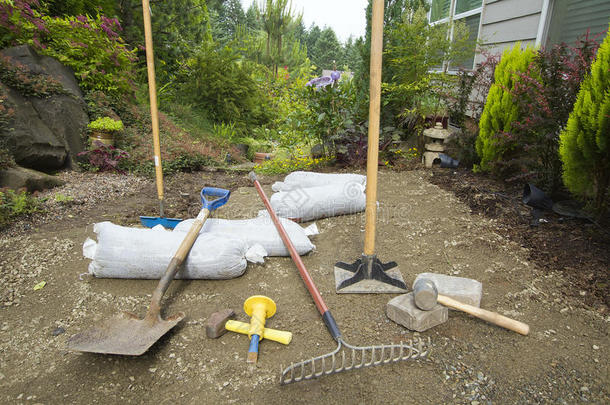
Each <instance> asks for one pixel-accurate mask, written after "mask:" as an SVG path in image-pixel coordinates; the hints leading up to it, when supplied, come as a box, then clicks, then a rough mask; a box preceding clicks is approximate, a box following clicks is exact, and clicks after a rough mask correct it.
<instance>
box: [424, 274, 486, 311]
mask: <svg viewBox="0 0 610 405" xmlns="http://www.w3.org/2000/svg"><path fill="white" fill-rule="evenodd" d="M421 278H426V279H428V280H431V281H432V282H434V285H436V289H437V291H438V293H439V294H442V295H446V296H447V297H450V298H453V299H454V300H457V301H459V302H461V303H464V304H468V305H473V306H475V307H480V306H481V297H482V296H483V284H481V282H480V281H477V280H473V279H471V278H465V277H455V276H448V275H445V274H438V273H421V274H418V275H417V277H416V278H415V281H414V282H413V285H415V283H416V282H417V280H419V279H421Z"/></svg>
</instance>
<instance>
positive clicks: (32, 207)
mask: <svg viewBox="0 0 610 405" xmlns="http://www.w3.org/2000/svg"><path fill="white" fill-rule="evenodd" d="M38 205H39V204H38V199H36V198H34V197H32V195H31V194H29V193H28V192H26V191H25V190H23V189H22V190H19V191H15V190H11V189H9V188H3V189H0V227H4V226H6V225H8V224H9V223H10V222H11V221H13V220H14V219H16V218H18V217H20V216H22V215H28V214H32V213H34V212H36V211H38V210H39V208H38Z"/></svg>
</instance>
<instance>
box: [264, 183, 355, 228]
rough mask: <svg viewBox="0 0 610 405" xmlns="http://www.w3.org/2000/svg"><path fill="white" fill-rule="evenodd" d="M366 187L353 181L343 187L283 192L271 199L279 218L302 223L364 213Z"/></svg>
mask: <svg viewBox="0 0 610 405" xmlns="http://www.w3.org/2000/svg"><path fill="white" fill-rule="evenodd" d="M364 190H365V186H364V185H363V184H358V183H354V182H350V183H345V184H343V185H342V186H341V187H338V186H337V184H331V185H327V186H321V187H308V188H300V189H296V190H291V191H280V192H279V193H275V194H273V195H272V196H271V200H270V201H271V206H272V207H273V209H274V210H275V213H276V214H277V215H278V216H279V217H284V218H289V219H293V220H295V221H299V222H306V221H311V220H314V219H318V218H326V217H333V216H337V215H345V214H353V213H356V212H362V211H364V209H365V207H366V195H365V193H364Z"/></svg>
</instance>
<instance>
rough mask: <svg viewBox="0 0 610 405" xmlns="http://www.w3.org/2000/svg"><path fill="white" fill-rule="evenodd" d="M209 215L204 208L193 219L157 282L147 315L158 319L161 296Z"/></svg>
mask: <svg viewBox="0 0 610 405" xmlns="http://www.w3.org/2000/svg"><path fill="white" fill-rule="evenodd" d="M209 215H210V211H209V210H208V209H207V208H203V209H202V210H201V211H200V212H199V215H197V218H196V219H195V221H193V225H191V229H189V231H188V233H187V234H186V236H185V237H184V239H183V240H182V243H180V246H178V250H176V253H175V254H174V257H172V260H171V261H170V262H169V265H168V266H167V269H166V270H165V273H164V274H163V276H162V277H161V279H160V280H159V284H157V288H156V289H155V291H154V292H153V295H152V299H151V302H150V307H149V308H148V314H147V315H146V316H147V317H149V318H151V319H156V318H157V317H158V316H159V313H160V311H161V298H163V295H164V294H165V291H167V288H168V287H169V285H170V283H171V282H172V280H173V279H174V277H175V276H176V273H177V272H178V269H179V268H180V265H181V264H182V262H184V259H186V256H187V255H188V254H189V252H190V251H191V248H192V247H193V244H194V243H195V240H196V239H197V237H198V236H199V231H201V228H202V227H203V223H204V222H205V220H206V219H207V218H208V216H209Z"/></svg>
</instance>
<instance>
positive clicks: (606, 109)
mask: <svg viewBox="0 0 610 405" xmlns="http://www.w3.org/2000/svg"><path fill="white" fill-rule="evenodd" d="M559 154H560V156H561V161H562V163H563V181H564V183H565V185H566V187H567V188H568V189H569V190H570V191H571V192H572V193H574V194H576V195H578V196H581V197H583V198H587V199H589V198H591V199H593V202H594V208H595V210H596V212H597V214H598V215H600V216H601V215H603V213H604V212H605V211H606V209H607V199H608V195H609V193H608V187H610V35H608V36H606V38H605V39H604V42H603V43H602V45H601V47H600V48H599V50H598V51H597V58H596V60H595V62H594V63H593V65H592V66H591V75H590V76H587V77H586V78H585V80H584V81H583V83H582V85H581V86H580V91H579V93H578V98H577V99H576V103H575V104H574V111H572V113H571V114H570V118H569V119H568V125H567V126H566V129H565V130H564V131H563V132H562V133H561V137H560V147H559Z"/></svg>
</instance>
